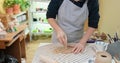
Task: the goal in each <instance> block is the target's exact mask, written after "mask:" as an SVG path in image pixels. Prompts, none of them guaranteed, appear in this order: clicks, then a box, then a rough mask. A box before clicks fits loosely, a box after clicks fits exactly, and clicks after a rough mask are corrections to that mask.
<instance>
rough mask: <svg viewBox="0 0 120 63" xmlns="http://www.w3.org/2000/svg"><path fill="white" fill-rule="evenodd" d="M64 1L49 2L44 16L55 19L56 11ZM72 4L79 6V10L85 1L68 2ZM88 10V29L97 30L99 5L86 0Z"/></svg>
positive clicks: (54, 0)
mask: <svg viewBox="0 0 120 63" xmlns="http://www.w3.org/2000/svg"><path fill="white" fill-rule="evenodd" d="M63 1H64V0H51V2H50V4H49V6H48V11H47V14H46V17H47V18H56V16H57V14H58V10H59V8H60V6H61V4H62V3H63ZM70 1H71V2H72V3H73V4H75V5H77V6H79V7H80V8H82V7H83V4H84V3H85V1H86V0H80V2H75V1H74V0H70ZM87 6H88V10H89V16H88V19H89V21H88V22H89V23H88V25H89V27H93V28H97V27H98V22H99V18H100V16H99V3H98V0H88V3H87Z"/></svg>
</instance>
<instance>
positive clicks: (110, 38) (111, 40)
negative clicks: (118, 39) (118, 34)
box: [107, 34, 114, 44]
mask: <svg viewBox="0 0 120 63" xmlns="http://www.w3.org/2000/svg"><path fill="white" fill-rule="evenodd" d="M107 36H108V39H109V42H110V44H111V43H114V40H113V39H112V37H111V36H110V34H107Z"/></svg>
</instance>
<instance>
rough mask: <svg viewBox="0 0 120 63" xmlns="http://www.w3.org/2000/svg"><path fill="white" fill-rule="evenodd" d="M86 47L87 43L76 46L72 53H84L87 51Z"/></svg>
mask: <svg viewBox="0 0 120 63" xmlns="http://www.w3.org/2000/svg"><path fill="white" fill-rule="evenodd" d="M85 46H86V43H77V44H76V45H75V46H74V48H73V50H72V52H73V53H74V54H78V53H80V52H83V51H84V49H85Z"/></svg>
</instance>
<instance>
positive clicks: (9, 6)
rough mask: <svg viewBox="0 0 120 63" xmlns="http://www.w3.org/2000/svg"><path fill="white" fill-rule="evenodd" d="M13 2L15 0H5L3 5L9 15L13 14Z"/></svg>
mask: <svg viewBox="0 0 120 63" xmlns="http://www.w3.org/2000/svg"><path fill="white" fill-rule="evenodd" d="M13 3H14V1H13V0H5V1H4V4H3V6H4V8H5V11H6V13H7V14H9V15H13V8H12V6H13Z"/></svg>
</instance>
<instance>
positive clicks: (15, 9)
mask: <svg viewBox="0 0 120 63" xmlns="http://www.w3.org/2000/svg"><path fill="white" fill-rule="evenodd" d="M20 12H21V9H20V0H13V13H14V14H18V13H20Z"/></svg>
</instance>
